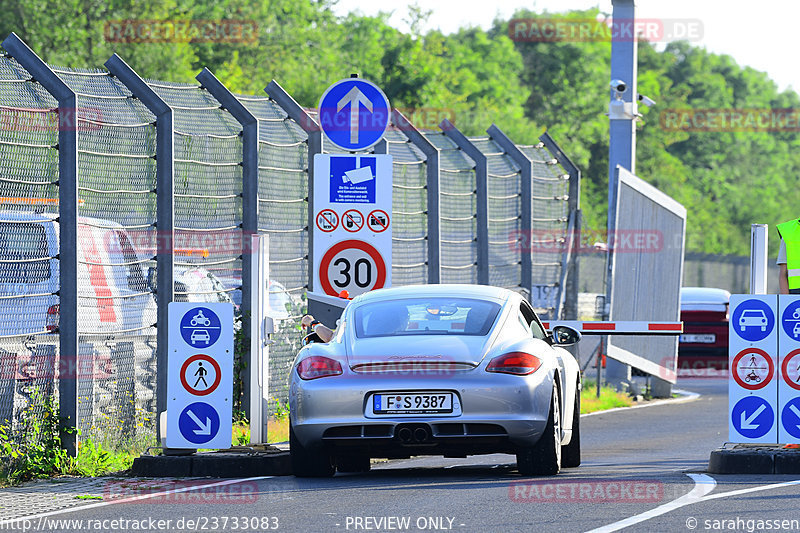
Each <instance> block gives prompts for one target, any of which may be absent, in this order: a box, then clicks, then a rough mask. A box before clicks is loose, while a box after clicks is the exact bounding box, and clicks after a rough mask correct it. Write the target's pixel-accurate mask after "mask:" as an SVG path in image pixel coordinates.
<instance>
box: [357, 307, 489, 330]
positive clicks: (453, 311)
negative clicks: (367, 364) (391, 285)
mask: <svg viewBox="0 0 800 533" xmlns="http://www.w3.org/2000/svg"><path fill="white" fill-rule="evenodd" d="M499 311H500V305H499V304H496V303H494V302H486V301H482V300H473V299H469V298H413V299H412V298H409V299H402V300H393V301H387V302H374V303H370V304H366V305H362V306H360V307H359V308H358V309H356V311H355V328H356V336H357V337H359V338H369V337H389V336H395V335H401V336H405V335H472V336H485V335H486V334H488V333H489V329H491V327H492V324H493V323H494V321H495V319H496V318H497V313H498V312H499Z"/></svg>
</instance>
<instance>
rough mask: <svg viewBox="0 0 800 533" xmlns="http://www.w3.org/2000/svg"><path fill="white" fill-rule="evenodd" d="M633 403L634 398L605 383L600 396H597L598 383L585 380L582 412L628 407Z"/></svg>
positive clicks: (582, 393) (582, 394)
mask: <svg viewBox="0 0 800 533" xmlns="http://www.w3.org/2000/svg"><path fill="white" fill-rule="evenodd" d="M630 405H633V400H632V399H631V397H630V396H628V395H627V394H625V393H622V392H617V391H616V389H614V388H613V387H609V386H608V385H604V386H602V387H601V388H600V397H599V398H598V397H597V385H596V382H593V381H589V380H587V381H584V382H583V390H581V414H586V413H594V412H595V411H605V410H607V409H614V408H615V407H628V406H630Z"/></svg>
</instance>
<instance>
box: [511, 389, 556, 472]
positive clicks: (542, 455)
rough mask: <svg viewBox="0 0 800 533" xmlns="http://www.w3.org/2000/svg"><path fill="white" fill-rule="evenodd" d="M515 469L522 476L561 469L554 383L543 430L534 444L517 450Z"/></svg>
mask: <svg viewBox="0 0 800 533" xmlns="http://www.w3.org/2000/svg"><path fill="white" fill-rule="evenodd" d="M517 470H519V473H520V474H521V475H523V476H554V475H556V474H558V472H559V471H560V470H561V409H560V400H559V396H558V386H557V385H556V384H555V383H553V398H552V401H551V404H550V415H549V416H548V417H547V424H546V425H545V427H544V432H543V433H542V436H541V437H540V438H539V441H538V442H537V443H536V444H534V445H533V446H523V447H520V448H519V449H518V450H517Z"/></svg>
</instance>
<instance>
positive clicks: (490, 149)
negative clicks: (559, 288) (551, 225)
mask: <svg viewBox="0 0 800 533" xmlns="http://www.w3.org/2000/svg"><path fill="white" fill-rule="evenodd" d="M470 140H471V141H472V143H473V144H474V145H475V146H476V147H477V148H478V149H479V150H480V151H481V153H483V154H484V155H485V156H486V163H487V165H488V175H487V184H488V188H489V194H488V196H489V200H488V204H489V218H488V220H489V283H490V284H491V285H495V286H497V287H505V288H507V289H512V290H517V291H518V290H520V289H521V288H522V261H521V259H520V254H521V253H523V252H522V251H521V249H520V246H519V243H518V238H519V237H518V236H519V232H520V228H521V225H520V222H521V215H520V214H521V213H522V189H521V185H522V184H521V173H520V168H519V166H517V164H516V163H514V161H513V160H512V159H511V158H510V157H509V156H508V154H506V153H505V151H504V150H503V149H502V148H500V147H499V146H498V145H497V144H496V143H495V142H494V141H492V140H491V139H487V138H480V139H470Z"/></svg>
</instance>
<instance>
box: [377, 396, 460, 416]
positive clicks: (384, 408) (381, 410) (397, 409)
mask: <svg viewBox="0 0 800 533" xmlns="http://www.w3.org/2000/svg"><path fill="white" fill-rule="evenodd" d="M372 412H373V413H374V414H376V415H412V414H413V415H436V414H449V413H452V412H453V393H452V392H413V393H405V392H391V393H376V394H373V395H372Z"/></svg>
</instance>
